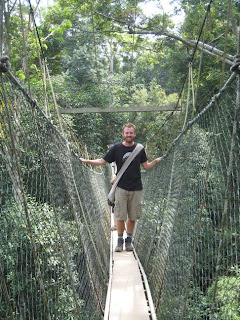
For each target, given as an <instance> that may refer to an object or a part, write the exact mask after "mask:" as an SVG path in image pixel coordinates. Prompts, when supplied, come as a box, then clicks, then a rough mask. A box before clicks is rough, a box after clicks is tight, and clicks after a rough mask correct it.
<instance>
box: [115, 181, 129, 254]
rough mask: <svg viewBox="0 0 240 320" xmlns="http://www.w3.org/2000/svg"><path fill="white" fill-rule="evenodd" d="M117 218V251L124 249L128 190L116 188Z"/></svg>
mask: <svg viewBox="0 0 240 320" xmlns="http://www.w3.org/2000/svg"><path fill="white" fill-rule="evenodd" d="M115 200H116V203H115V208H114V209H115V218H116V226H117V233H118V243H117V246H116V248H115V251H116V252H121V251H123V242H124V241H123V232H124V230H125V221H126V219H127V196H126V191H125V190H123V189H120V188H118V187H117V188H116V193H115Z"/></svg>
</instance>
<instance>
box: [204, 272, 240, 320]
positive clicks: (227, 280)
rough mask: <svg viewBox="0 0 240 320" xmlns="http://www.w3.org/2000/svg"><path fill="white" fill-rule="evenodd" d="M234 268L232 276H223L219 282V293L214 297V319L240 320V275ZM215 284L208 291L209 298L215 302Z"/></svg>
mask: <svg viewBox="0 0 240 320" xmlns="http://www.w3.org/2000/svg"><path fill="white" fill-rule="evenodd" d="M237 269H238V268H237V267H236V268H234V267H233V268H232V271H231V273H232V275H228V276H221V277H220V278H219V279H218V282H217V291H216V295H215V297H214V311H213V315H212V319H219V320H227V319H232V320H238V319H239V318H240V305H239V291H240V274H239V271H237ZM214 286H215V283H213V284H212V286H211V287H210V288H209V289H208V295H207V298H208V299H209V302H211V301H212V300H213V296H214Z"/></svg>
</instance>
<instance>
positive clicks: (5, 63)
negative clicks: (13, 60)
mask: <svg viewBox="0 0 240 320" xmlns="http://www.w3.org/2000/svg"><path fill="white" fill-rule="evenodd" d="M10 67H11V65H10V62H9V58H8V57H1V58H0V72H8V70H9V69H10Z"/></svg>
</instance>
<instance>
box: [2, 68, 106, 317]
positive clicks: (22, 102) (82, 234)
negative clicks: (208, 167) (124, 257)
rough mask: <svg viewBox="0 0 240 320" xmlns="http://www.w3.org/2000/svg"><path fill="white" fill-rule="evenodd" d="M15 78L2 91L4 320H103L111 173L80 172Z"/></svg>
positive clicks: (84, 169) (83, 169)
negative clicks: (108, 198) (15, 81)
mask: <svg viewBox="0 0 240 320" xmlns="http://www.w3.org/2000/svg"><path fill="white" fill-rule="evenodd" d="M10 78H11V77H10ZM10 78H9V77H7V75H5V74H4V75H2V76H1V89H0V90H1V101H0V102H1V103H0V123H1V127H0V146H1V151H0V152H1V157H0V167H1V170H0V186H1V188H0V200H1V201H0V205H1V206H0V208H1V209H0V243H1V247H0V279H1V286H0V319H31V320H33V319H101V318H102V315H103V312H104V305H105V299H106V293H107V284H108V269H109V241H110V232H109V226H110V215H109V207H108V205H107V202H106V194H107V190H108V188H109V185H108V184H109V182H108V181H109V178H108V176H109V173H108V171H104V172H99V173H98V172H95V171H93V170H89V168H87V166H86V165H82V164H81V163H80V161H79V159H78V157H77V156H76V154H75V153H74V152H72V151H71V149H70V147H69V143H68V141H67V140H66V139H65V138H64V137H63V136H62V135H61V134H60V133H59V132H58V130H57V129H56V127H54V126H53V125H52V123H51V122H50V121H49V120H48V119H47V118H46V117H45V116H44V114H43V113H42V112H41V110H40V109H39V107H38V106H37V104H36V103H35V102H34V101H33V100H31V98H30V97H29V96H28V95H27V93H26V92H25V91H24V89H23V88H22V87H21V86H20V85H19V84H17V83H13V82H14V81H12V80H11V79H10Z"/></svg>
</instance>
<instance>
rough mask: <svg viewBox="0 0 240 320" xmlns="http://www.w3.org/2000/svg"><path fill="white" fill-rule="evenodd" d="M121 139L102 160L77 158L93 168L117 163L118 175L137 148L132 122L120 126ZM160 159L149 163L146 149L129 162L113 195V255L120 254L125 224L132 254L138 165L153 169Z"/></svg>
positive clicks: (137, 210)
mask: <svg viewBox="0 0 240 320" xmlns="http://www.w3.org/2000/svg"><path fill="white" fill-rule="evenodd" d="M122 137H123V139H124V141H123V142H121V143H117V144H115V145H114V146H112V147H111V148H110V150H109V151H108V153H107V154H106V155H105V156H104V157H103V158H101V159H95V160H86V159H83V158H80V160H81V161H82V162H84V163H87V164H91V165H93V166H99V165H104V164H106V163H107V162H108V163H112V162H114V161H115V162H116V165H117V172H119V170H120V169H121V167H122V165H123V163H124V161H125V160H126V159H127V158H128V157H129V155H130V154H131V152H132V151H133V149H134V148H135V146H136V143H135V142H134V139H135V137H136V128H135V125H134V124H132V123H127V124H125V125H124V126H123V131H122ZM159 161H161V158H156V159H154V160H153V161H152V162H148V160H147V156H146V153H145V150H144V149H142V150H141V151H140V152H139V154H138V155H137V156H136V157H135V158H134V159H133V161H132V162H131V163H130V165H129V166H128V168H127V169H126V171H125V172H124V174H123V175H122V177H121V179H120V181H119V182H118V185H117V188H116V193H115V208H114V211H115V218H116V222H117V232H118V243H117V246H116V248H115V251H116V252H121V251H123V243H124V240H123V232H124V230H125V221H127V223H126V231H127V238H126V239H125V248H126V250H127V251H132V250H133V246H132V234H133V231H134V226H135V221H136V220H137V219H139V217H140V214H141V201H142V188H143V186H142V180H141V170H140V165H141V164H142V167H143V169H144V170H150V169H152V168H153V167H154V166H155V165H156V164H157V163H158V162H159Z"/></svg>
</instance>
